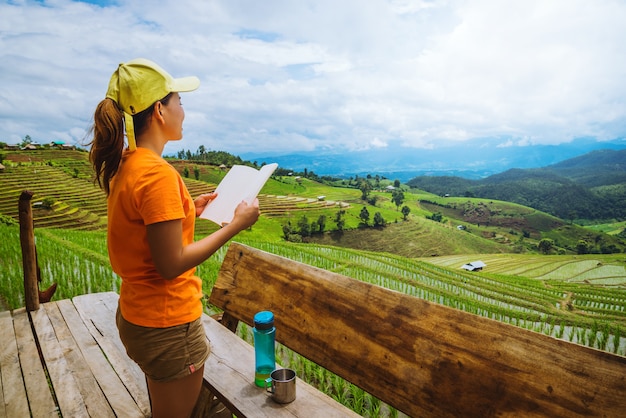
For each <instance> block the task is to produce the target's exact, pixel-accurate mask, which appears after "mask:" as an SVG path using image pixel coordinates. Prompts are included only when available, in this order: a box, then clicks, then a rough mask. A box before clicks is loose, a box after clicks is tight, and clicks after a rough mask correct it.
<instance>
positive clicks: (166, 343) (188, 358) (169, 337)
mask: <svg viewBox="0 0 626 418" xmlns="http://www.w3.org/2000/svg"><path fill="white" fill-rule="evenodd" d="M116 322H117V328H118V330H119V333H120V338H121V340H122V343H123V344H124V347H126V353H127V354H128V357H130V358H131V359H133V361H135V363H137V364H138V365H139V367H140V368H141V370H142V371H143V372H144V373H145V375H146V376H147V377H148V378H150V379H151V380H154V381H157V382H168V381H170V380H176V379H180V378H182V377H185V376H188V375H190V374H192V373H193V372H195V371H196V370H198V369H199V368H200V367H202V365H204V362H205V361H206V359H207V358H208V357H209V352H210V348H209V343H208V340H207V338H206V335H205V333H204V327H203V326H202V319H200V318H198V319H196V320H195V321H193V322H189V323H187V324H183V325H177V326H174V327H169V328H149V327H142V326H139V325H134V324H131V323H130V322H128V321H127V320H125V319H124V317H122V314H121V313H120V309H119V307H118V309H117V314H116Z"/></svg>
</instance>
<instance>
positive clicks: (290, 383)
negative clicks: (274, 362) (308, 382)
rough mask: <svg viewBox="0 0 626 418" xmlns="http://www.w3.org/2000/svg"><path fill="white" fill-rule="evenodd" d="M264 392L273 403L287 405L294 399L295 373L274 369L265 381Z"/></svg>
mask: <svg viewBox="0 0 626 418" xmlns="http://www.w3.org/2000/svg"><path fill="white" fill-rule="evenodd" d="M265 390H266V391H267V392H269V393H271V394H272V398H273V399H274V401H276V402H278V403H289V402H292V401H293V400H294V399H296V372H295V371H293V370H291V369H276V370H274V371H273V372H272V373H271V374H270V377H268V378H267V379H266V380H265Z"/></svg>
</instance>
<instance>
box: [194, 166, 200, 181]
mask: <svg viewBox="0 0 626 418" xmlns="http://www.w3.org/2000/svg"><path fill="white" fill-rule="evenodd" d="M193 176H194V177H195V179H196V180H200V169H199V168H198V166H195V167H194V168H193Z"/></svg>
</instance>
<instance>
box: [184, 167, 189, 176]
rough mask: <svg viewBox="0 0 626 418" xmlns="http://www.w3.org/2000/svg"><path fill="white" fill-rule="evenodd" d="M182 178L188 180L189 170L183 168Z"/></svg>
mask: <svg viewBox="0 0 626 418" xmlns="http://www.w3.org/2000/svg"><path fill="white" fill-rule="evenodd" d="M183 177H185V178H189V169H188V168H187V167H185V168H183Z"/></svg>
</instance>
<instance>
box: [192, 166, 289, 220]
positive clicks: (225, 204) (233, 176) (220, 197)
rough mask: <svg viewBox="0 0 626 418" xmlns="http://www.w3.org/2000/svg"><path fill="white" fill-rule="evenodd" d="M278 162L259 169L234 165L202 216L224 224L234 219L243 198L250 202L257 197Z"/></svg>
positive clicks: (218, 186) (219, 185)
mask: <svg viewBox="0 0 626 418" xmlns="http://www.w3.org/2000/svg"><path fill="white" fill-rule="evenodd" d="M276 167H278V164H276V163H272V164H266V165H264V166H263V167H261V168H260V169H259V170H257V169H255V168H252V167H248V166H245V165H234V166H233V167H232V168H231V169H230V170H229V171H228V173H226V176H224V178H223V179H222V181H221V182H220V184H218V185H217V189H215V193H217V197H216V198H215V199H213V201H211V202H209V204H208V205H207V206H206V207H205V208H204V211H202V214H201V215H200V217H201V218H204V219H208V220H210V221H213V222H215V223H216V224H218V225H220V226H223V225H224V224H228V223H230V222H231V221H232V220H233V216H234V215H235V209H236V208H237V205H239V204H240V203H241V202H242V201H243V200H245V201H246V202H247V203H248V204H250V203H252V202H253V201H254V199H255V198H256V197H257V195H258V194H259V192H260V191H261V189H262V188H263V185H264V184H265V183H266V182H267V180H268V179H269V178H270V176H271V175H272V173H273V172H274V170H276Z"/></svg>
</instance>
